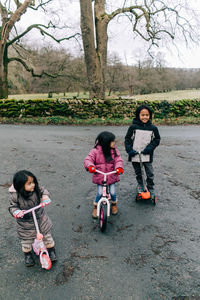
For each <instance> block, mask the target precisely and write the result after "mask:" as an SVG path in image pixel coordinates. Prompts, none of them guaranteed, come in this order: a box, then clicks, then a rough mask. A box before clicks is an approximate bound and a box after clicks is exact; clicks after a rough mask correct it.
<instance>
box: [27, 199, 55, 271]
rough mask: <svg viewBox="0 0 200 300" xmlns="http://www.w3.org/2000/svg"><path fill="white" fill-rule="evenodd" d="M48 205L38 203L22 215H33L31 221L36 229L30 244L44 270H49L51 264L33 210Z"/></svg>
mask: <svg viewBox="0 0 200 300" xmlns="http://www.w3.org/2000/svg"><path fill="white" fill-rule="evenodd" d="M49 203H50V202H49ZM49 203H48V204H49ZM48 204H45V203H40V204H39V205H37V206H35V207H33V208H30V209H28V210H23V213H24V215H25V214H28V213H30V212H31V213H32V215H33V220H34V224H35V228H36V232H37V235H36V238H35V240H34V242H33V244H32V246H33V251H34V252H35V254H36V255H38V256H39V258H40V264H41V266H42V268H43V269H46V270H49V269H51V266H52V263H51V260H50V258H49V253H48V251H47V248H46V246H45V244H44V242H43V234H42V233H40V230H39V226H38V222H37V218H36V215H35V210H36V209H38V208H40V207H44V206H45V205H48Z"/></svg>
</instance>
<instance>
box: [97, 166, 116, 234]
mask: <svg viewBox="0 0 200 300" xmlns="http://www.w3.org/2000/svg"><path fill="white" fill-rule="evenodd" d="M96 172H97V173H100V174H102V175H104V179H103V181H102V184H103V194H102V197H101V199H100V200H99V202H98V203H97V217H98V219H99V227H100V230H101V231H102V232H103V231H105V229H106V227H107V218H108V217H110V199H111V197H110V193H109V187H108V185H107V181H106V179H107V176H108V175H111V174H115V173H116V171H112V172H109V173H103V172H101V171H99V170H96Z"/></svg>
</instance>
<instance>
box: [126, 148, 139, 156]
mask: <svg viewBox="0 0 200 300" xmlns="http://www.w3.org/2000/svg"><path fill="white" fill-rule="evenodd" d="M137 154H138V152H137V151H135V150H134V149H133V150H131V151H130V152H129V153H128V155H129V156H131V157H134V156H135V155H137Z"/></svg>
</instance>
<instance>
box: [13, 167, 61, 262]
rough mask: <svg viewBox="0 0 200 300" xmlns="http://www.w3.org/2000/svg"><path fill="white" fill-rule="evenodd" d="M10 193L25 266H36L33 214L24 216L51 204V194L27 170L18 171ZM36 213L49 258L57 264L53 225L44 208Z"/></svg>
mask: <svg viewBox="0 0 200 300" xmlns="http://www.w3.org/2000/svg"><path fill="white" fill-rule="evenodd" d="M9 192H10V196H11V199H10V206H9V212H10V214H11V215H12V216H13V217H14V218H16V220H17V232H18V235H19V238H20V240H21V245H22V251H23V252H24V255H25V265H26V266H27V267H31V266H33V265H34V264H35V262H34V259H33V256H32V244H33V241H34V239H35V237H36V229H35V224H34V220H33V216H32V214H31V213H28V214H26V215H24V212H23V211H24V210H28V209H30V208H33V207H35V206H37V205H39V204H40V203H42V202H44V203H45V204H48V203H50V202H51V200H50V199H49V192H48V191H47V190H46V189H45V188H43V187H40V186H39V185H38V181H37V178H36V177H35V175H33V174H32V173H31V172H29V171H26V170H21V171H18V172H17V173H16V174H15V175H14V177H13V184H12V185H11V187H10V188H9ZM35 212H36V217H37V221H38V225H39V228H40V231H41V233H42V234H43V236H44V237H43V241H44V243H45V245H46V247H47V250H48V252H49V257H50V259H51V261H52V262H55V261H56V260H57V258H56V254H55V248H54V245H55V243H54V240H53V237H52V235H51V232H50V230H51V228H52V226H53V224H52V222H51V220H50V218H49V217H48V215H47V213H46V212H45V210H44V208H42V207H41V208H39V209H37V210H36V211H35Z"/></svg>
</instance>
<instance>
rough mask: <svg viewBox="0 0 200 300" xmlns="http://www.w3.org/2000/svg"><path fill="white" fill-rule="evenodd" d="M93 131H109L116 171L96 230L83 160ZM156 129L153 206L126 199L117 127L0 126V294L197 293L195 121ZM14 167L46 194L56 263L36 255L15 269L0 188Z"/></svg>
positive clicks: (129, 178) (199, 214)
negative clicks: (107, 208)
mask: <svg viewBox="0 0 200 300" xmlns="http://www.w3.org/2000/svg"><path fill="white" fill-rule="evenodd" d="M103 130H109V131H112V132H113V133H115V134H116V136H117V139H118V141H117V145H118V149H119V151H120V153H121V155H122V157H123V159H124V165H125V173H124V175H122V176H121V181H120V183H119V184H118V185H117V192H118V198H119V214H118V215H117V216H111V217H110V219H109V223H108V228H107V230H106V232H105V233H103V234H102V233H101V232H100V231H99V228H98V223H97V221H95V220H93V219H92V218H91V211H92V202H93V199H94V197H95V193H96V187H95V185H94V184H92V181H91V175H90V174H89V173H87V172H86V171H85V170H84V168H83V160H84V158H85V156H86V155H87V154H88V152H89V150H90V149H91V148H92V147H93V144H94V140H95V138H96V136H97V134H98V133H99V132H101V131H103ZM159 130H160V134H161V137H162V141H161V145H160V146H159V147H158V148H157V150H156V151H155V156H154V169H155V183H156V192H157V195H158V204H157V206H156V207H154V206H153V205H152V204H151V203H149V202H142V203H136V202H135V194H136V192H135V186H136V180H135V177H134V174H133V169H132V166H131V164H130V163H128V161H127V155H126V153H125V150H124V136H125V134H126V131H127V127H116V126H113V127H112V126H108V127H98V126H94V127H70V126H14V125H13V126H12V125H1V126H0V142H1V151H0V162H1V168H0V299H6V300H7V299H48V300H57V299H67V300H68V299H70V300H71V299H84V300H90V299H95V300H96V299H114V300H115V299H119V300H120V299H125V300H126V299H127V300H143V299H144V300H146V299H152V300H157V299H158V300H160V299H171V298H172V297H178V296H188V298H187V299H200V250H199V248H200V185H199V184H200V175H199V174H200V172H199V169H200V159H199V158H200V126H185V127H181V126H177V127H170V126H168V127H164V126H160V127H159ZM20 169H28V170H30V171H32V172H33V173H34V174H35V175H36V176H37V177H38V179H39V183H40V184H41V185H44V186H45V187H46V188H47V189H48V190H49V191H50V192H51V199H52V204H51V205H50V206H48V207H47V208H46V210H47V212H48V214H49V216H50V217H51V219H52V221H53V223H54V229H53V236H54V238H55V241H56V250H57V256H58V262H57V264H56V265H54V266H53V267H52V269H51V270H49V271H46V270H42V269H41V268H40V266H39V263H38V261H37V264H36V265H35V266H34V267H32V268H26V267H25V266H24V257H23V253H22V252H21V247H20V243H19V240H18V237H17V234H16V221H15V220H14V219H13V218H12V217H11V216H10V214H9V213H8V209H7V207H8V204H9V194H8V186H9V184H10V183H11V180H12V176H13V174H14V173H15V172H16V171H17V170H20ZM189 297H190V298H189ZM195 297H196V298H195Z"/></svg>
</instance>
